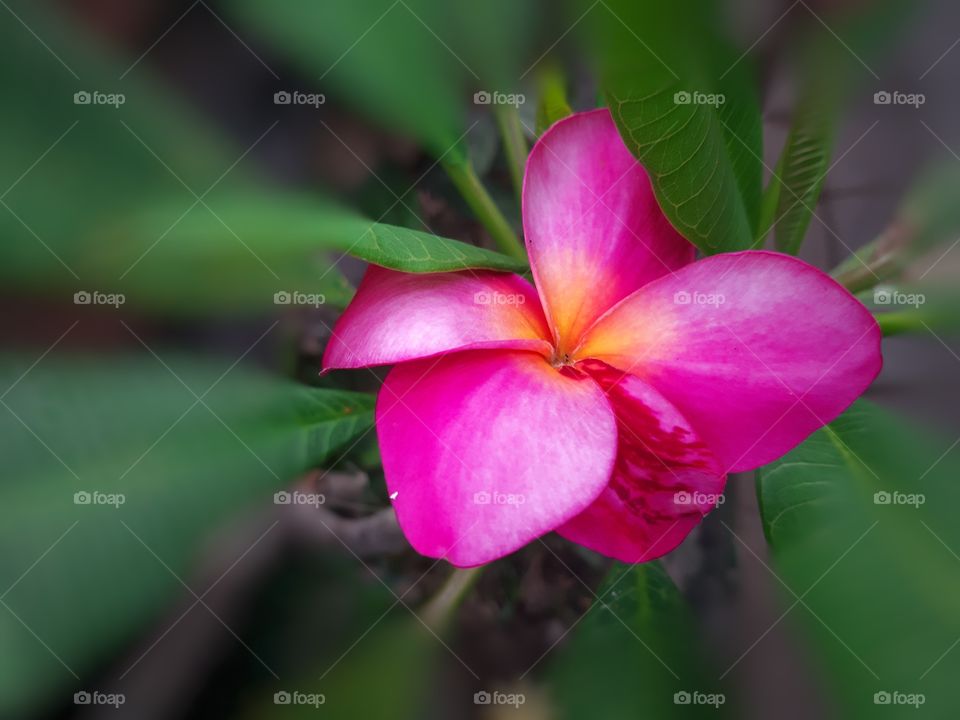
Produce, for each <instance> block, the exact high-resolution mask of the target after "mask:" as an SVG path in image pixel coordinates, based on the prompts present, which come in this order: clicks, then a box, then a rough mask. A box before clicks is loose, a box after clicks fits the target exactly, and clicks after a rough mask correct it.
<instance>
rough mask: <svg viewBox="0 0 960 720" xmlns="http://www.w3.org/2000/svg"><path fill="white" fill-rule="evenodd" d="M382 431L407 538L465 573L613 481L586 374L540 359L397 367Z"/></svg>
mask: <svg viewBox="0 0 960 720" xmlns="http://www.w3.org/2000/svg"><path fill="white" fill-rule="evenodd" d="M377 434H378V436H379V439H380V451H381V455H382V457H383V468H384V473H385V475H386V480H387V489H388V491H389V492H390V493H391V494H393V493H396V497H395V499H394V501H393V504H394V507H395V508H396V511H397V518H398V519H399V522H400V526H401V528H402V529H403V532H404V534H405V535H406V537H407V539H408V540H409V541H410V543H411V544H412V545H413V547H414V548H415V549H416V550H417V551H418V552H419V553H421V554H422V555H428V556H430V557H443V558H446V559H447V560H448V561H450V562H451V563H453V564H454V565H458V566H463V567H468V566H473V565H480V564H482V563H486V562H489V561H491V560H495V559H496V558H499V557H502V556H503V555H506V554H508V553H511V552H513V551H514V550H517V549H518V548H520V547H523V546H524V545H525V544H526V543H528V542H530V541H531V540H533V539H535V538H537V537H539V536H540V535H543V534H544V533H547V532H549V531H551V530H553V529H554V528H555V527H556V526H557V525H559V524H561V523H563V522H565V521H566V520H568V519H570V518H572V517H573V516H574V515H576V514H577V513H579V512H581V511H582V510H583V509H584V508H586V507H587V506H588V505H589V504H590V503H591V502H592V501H593V500H594V498H596V497H597V495H598V494H599V493H600V492H601V490H603V488H604V487H605V486H606V484H607V480H608V478H609V477H610V470H611V468H612V466H613V460H614V455H615V451H616V437H617V429H616V424H615V421H614V417H613V412H612V411H611V409H610V405H609V403H608V402H607V400H606V398H605V397H604V394H603V391H602V390H601V389H600V388H599V387H598V386H597V384H596V383H595V382H594V381H593V380H591V379H590V378H589V377H587V376H586V375H584V374H582V373H579V372H577V371H574V370H572V369H569V368H567V369H566V370H565V371H562V372H561V371H558V370H556V369H555V368H553V367H551V366H550V364H549V363H547V362H546V360H544V358H543V357H542V356H540V355H539V354H537V353H531V352H515V351H503V350H485V351H468V352H461V353H455V354H451V355H444V356H442V357H439V358H432V359H427V360H418V361H415V362H410V363H404V364H402V365H398V366H397V367H395V368H394V369H393V370H392V371H391V372H390V374H389V375H388V376H387V379H386V382H385V383H384V385H383V388H382V390H381V392H380V396H379V399H378V401H377Z"/></svg>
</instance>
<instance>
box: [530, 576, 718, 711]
mask: <svg viewBox="0 0 960 720" xmlns="http://www.w3.org/2000/svg"><path fill="white" fill-rule="evenodd" d="M597 595H598V597H599V600H597V601H595V603H594V606H593V607H592V608H591V609H590V610H589V611H588V614H587V615H586V617H584V619H583V620H582V621H581V622H579V623H578V625H577V627H576V628H575V629H574V631H573V637H572V639H571V640H570V641H569V643H568V644H567V645H566V646H562V647H560V648H558V649H557V650H556V653H557V657H555V658H554V659H553V661H552V663H551V665H550V667H549V671H548V674H547V678H546V679H547V682H548V689H549V690H550V692H551V694H552V695H553V697H554V699H555V700H556V702H555V703H554V705H555V706H556V707H558V708H560V709H561V710H562V713H561V715H559V717H562V718H571V719H579V718H587V717H589V718H597V719H598V720H606V719H607V718H609V719H610V720H614V719H615V718H626V717H656V718H686V717H690V714H691V712H693V711H699V712H702V713H703V714H704V716H706V715H707V714H709V716H710V717H724V716H726V711H727V708H728V705H727V704H728V702H729V700H730V698H729V697H728V696H727V695H726V693H725V691H724V690H723V688H722V687H721V686H719V685H718V683H717V681H716V674H715V673H710V672H709V663H708V662H707V661H706V660H705V653H703V652H702V650H701V646H702V639H701V638H700V637H699V635H698V633H697V631H696V623H695V621H694V618H693V616H692V613H691V612H690V610H689V608H688V607H687V605H686V603H685V602H684V600H683V598H682V597H681V596H680V593H679V591H678V590H677V588H676V586H675V585H674V584H673V581H672V580H670V577H669V576H668V575H667V574H666V572H664V570H663V568H662V567H661V566H660V564H659V563H656V562H653V563H645V564H642V565H621V564H618V565H617V566H616V567H615V568H614V570H613V571H612V572H611V573H610V575H609V577H608V578H607V579H606V581H605V582H604V584H603V585H602V586H601V588H600V590H598V591H597ZM693 693H700V694H701V695H698V696H697V700H698V701H699V702H697V703H690V704H684V703H683V700H684V698H687V697H688V698H691V699H692V697H693ZM707 696H710V700H711V701H712V702H713V704H704V703H705V702H706V701H707V699H708V698H707ZM721 698H722V699H721ZM678 701H679V702H678ZM717 708H719V711H720V712H719V713H718V712H717V711H716V709H717ZM698 716H699V715H698Z"/></svg>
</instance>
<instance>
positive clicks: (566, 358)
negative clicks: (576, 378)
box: [550, 350, 576, 370]
mask: <svg viewBox="0 0 960 720" xmlns="http://www.w3.org/2000/svg"><path fill="white" fill-rule="evenodd" d="M574 363H576V360H575V359H574V358H573V356H572V355H570V353H568V352H561V351H559V350H554V351H553V357H551V358H550V364H551V365H553V367H555V368H557V369H558V370H559V369H560V368H562V367H572V366H573V365H574Z"/></svg>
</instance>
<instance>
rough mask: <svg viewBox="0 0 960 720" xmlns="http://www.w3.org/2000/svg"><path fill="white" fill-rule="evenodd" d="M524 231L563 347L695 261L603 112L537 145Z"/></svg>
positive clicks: (582, 116) (561, 127) (560, 126)
mask: <svg viewBox="0 0 960 720" xmlns="http://www.w3.org/2000/svg"><path fill="white" fill-rule="evenodd" d="M523 229H524V235H525V238H526V243H527V250H528V251H529V253H530V264H531V267H532V269H533V275H534V277H535V278H536V283H537V288H538V290H539V292H540V297H541V299H542V300H543V306H544V308H545V309H546V311H547V315H548V317H549V319H550V322H551V325H552V327H553V329H554V331H555V333H556V335H557V337H558V338H559V339H560V349H561V351H564V350H570V349H572V347H571V345H572V344H575V343H576V341H577V339H578V338H579V334H580V333H581V332H582V331H583V330H585V329H586V328H587V327H589V326H590V324H591V323H592V322H593V321H594V320H596V318H597V317H599V316H600V315H601V314H602V313H603V312H605V311H606V310H607V309H608V308H610V307H611V306H612V305H613V304H614V303H616V302H617V301H618V300H620V299H622V298H624V297H626V296H627V295H629V294H630V293H632V292H633V291H634V290H636V289H637V288H639V287H641V286H642V285H644V284H646V283H647V282H649V281H651V280H653V279H655V278H658V277H660V276H661V275H663V274H665V273H668V272H670V271H671V270H676V269H677V268H680V267H683V266H684V265H686V264H688V263H690V262H692V261H693V258H694V247H693V245H691V244H690V243H689V242H687V241H686V240H685V239H684V238H683V237H682V236H681V235H680V234H679V233H677V232H676V231H675V230H674V229H673V227H672V226H671V225H670V223H669V222H668V221H667V219H666V217H665V216H664V214H663V212H662V211H661V210H660V206H659V205H658V204H657V201H656V198H655V197H654V194H653V189H652V187H651V185H650V180H649V178H648V177H647V174H646V172H645V171H644V169H643V167H641V165H640V164H639V163H638V162H637V160H636V158H634V157H633V155H631V154H630V151H629V150H627V148H626V146H625V145H624V144H623V141H622V140H621V139H620V134H619V133H618V132H617V128H616V125H614V122H613V119H612V118H611V117H610V112H609V111H608V110H606V109H601V110H595V111H592V112H585V113H579V114H576V115H571V116H570V117H568V118H565V119H564V120H561V121H560V122H558V123H556V124H555V125H554V126H553V127H551V128H550V129H549V130H548V131H547V132H546V133H544V135H543V137H541V138H540V140H539V141H538V142H537V144H536V145H535V146H534V148H533V151H532V152H531V153H530V158H529V159H528V160H527V169H526V175H525V177H524V182H523Z"/></svg>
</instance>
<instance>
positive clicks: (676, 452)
mask: <svg viewBox="0 0 960 720" xmlns="http://www.w3.org/2000/svg"><path fill="white" fill-rule="evenodd" d="M577 367H578V368H580V369H582V370H584V371H585V372H587V373H588V374H589V375H590V376H591V377H592V378H593V379H594V380H596V381H597V383H598V384H599V385H600V386H601V387H602V388H603V389H604V390H605V392H606V393H607V398H608V399H609V401H610V404H611V406H612V407H613V411H614V414H615V415H616V417H617V430H618V450H617V460H616V463H615V465H614V470H613V475H612V477H611V479H610V484H609V485H608V486H607V487H606V488H605V489H604V491H603V492H602V493H601V494H600V496H599V497H598V498H597V499H596V500H595V501H594V502H593V503H592V504H591V505H590V507H588V508H587V509H586V510H584V511H583V512H582V513H580V514H579V515H577V516H576V517H575V518H573V519H572V520H570V521H569V522H567V523H566V524H564V525H562V526H561V527H560V528H558V529H557V532H558V533H559V534H560V535H562V536H563V537H565V538H567V539H568V540H572V541H574V542H577V543H580V544H581V545H584V546H586V547H588V548H590V549H592V550H595V551H596V552H599V553H602V554H603V555H607V556H609V557H612V558H616V559H617V560H622V561H623V562H629V563H636V562H645V561H647V560H653V559H654V558H657V557H660V556H661V555H663V554H665V553H668V552H670V551H671V550H673V549H674V548H675V547H676V546H677V545H679V544H680V543H681V542H682V541H683V539H684V538H685V537H686V536H687V535H688V534H689V533H690V531H691V530H692V529H693V528H694V527H695V526H696V525H697V523H699V522H700V519H701V518H702V517H703V516H704V515H705V514H706V513H708V512H709V511H710V510H712V509H713V508H714V506H715V505H717V503H718V502H722V501H721V500H720V497H721V493H723V488H724V484H725V483H726V476H725V475H724V473H723V469H722V468H721V467H720V464H719V462H718V461H717V459H716V458H715V457H714V455H713V454H712V453H711V452H710V450H709V449H708V448H707V446H706V445H705V444H704V443H703V442H702V441H701V440H700V438H699V437H698V436H697V434H696V433H695V432H694V430H693V428H691V427H690V424H689V423H688V422H687V421H686V419H685V418H684V417H683V416H682V415H681V414H680V413H679V412H678V411H677V409H676V408H674V407H673V406H672V405H671V404H670V403H669V402H667V400H666V399H664V397H663V396H662V395H660V393H658V392H657V391H656V390H654V389H653V388H652V387H651V386H650V385H648V384H647V383H645V382H643V381H642V380H640V379H639V378H637V377H635V376H633V375H629V374H625V373H623V372H622V371H620V370H616V369H615V368H612V367H610V366H609V365H606V364H605V363H602V362H599V361H596V360H587V361H585V362H582V363H580V364H579V365H578V366H577Z"/></svg>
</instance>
